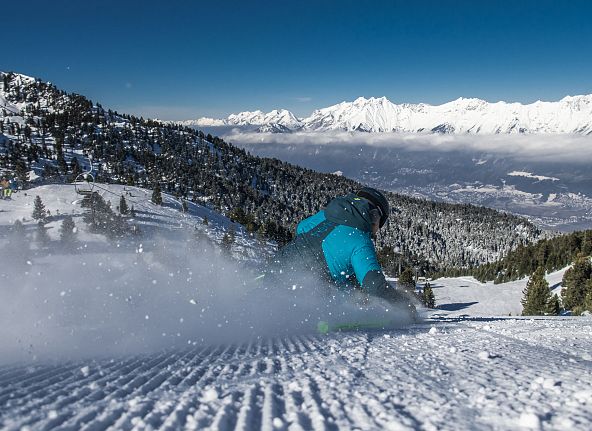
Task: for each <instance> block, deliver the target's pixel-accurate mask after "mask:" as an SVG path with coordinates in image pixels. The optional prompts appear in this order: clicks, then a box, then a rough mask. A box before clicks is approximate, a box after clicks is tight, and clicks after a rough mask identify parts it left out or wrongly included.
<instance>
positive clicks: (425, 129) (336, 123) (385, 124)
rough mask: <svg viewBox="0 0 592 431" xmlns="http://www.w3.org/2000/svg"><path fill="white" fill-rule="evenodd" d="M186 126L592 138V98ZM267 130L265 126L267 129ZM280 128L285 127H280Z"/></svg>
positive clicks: (367, 107)
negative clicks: (571, 134) (575, 135)
mask: <svg viewBox="0 0 592 431" xmlns="http://www.w3.org/2000/svg"><path fill="white" fill-rule="evenodd" d="M180 123H181V124H183V125H185V126H197V127H207V126H257V127H258V129H256V130H258V131H261V132H269V131H274V132H284V131H288V132H290V131H311V132H315V131H331V130H346V131H361V132H408V133H460V134H463V133H468V134H500V133H501V134H515V133H575V134H581V135H589V134H591V133H592V95H583V96H567V97H564V98H563V99H561V100H559V101H557V102H543V101H536V102H534V103H531V104H526V105H525V104H521V103H508V102H503V101H500V102H495V103H490V102H487V101H485V100H481V99H475V98H469V99H467V98H462V97H461V98H459V99H457V100H454V101H451V102H448V103H444V104H442V105H429V104H425V103H419V104H408V103H403V104H394V103H392V102H391V101H389V100H388V99H387V98H386V97H380V98H374V97H371V98H369V99H366V98H364V97H359V98H357V99H356V100H354V101H353V102H342V103H338V104H336V105H333V106H329V107H327V108H323V109H318V110H315V111H314V112H313V113H312V114H311V115H310V116H308V117H306V118H297V117H296V116H295V115H293V114H292V113H291V112H289V111H286V110H273V111H271V112H269V113H264V112H262V111H259V110H257V111H253V112H248V111H247V112H241V113H238V114H231V115H229V116H228V117H227V118H226V119H223V120H214V119H211V118H200V119H198V120H188V121H183V122H180ZM262 126H265V127H262ZM277 126H280V127H277Z"/></svg>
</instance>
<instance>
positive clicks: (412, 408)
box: [0, 185, 592, 430]
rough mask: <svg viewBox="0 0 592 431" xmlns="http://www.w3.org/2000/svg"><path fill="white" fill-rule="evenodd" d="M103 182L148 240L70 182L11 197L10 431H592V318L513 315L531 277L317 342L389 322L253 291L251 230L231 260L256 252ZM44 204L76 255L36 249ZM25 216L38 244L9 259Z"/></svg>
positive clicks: (1, 375)
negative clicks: (345, 325) (94, 219)
mask: <svg viewBox="0 0 592 431" xmlns="http://www.w3.org/2000/svg"><path fill="white" fill-rule="evenodd" d="M100 187H103V188H104V189H106V190H107V191H103V192H102V193H104V196H105V198H106V199H109V200H111V199H112V205H113V207H114V208H115V206H116V205H117V204H118V203H119V197H120V195H121V194H124V195H125V194H126V193H131V195H130V194H127V195H126V199H127V200H128V205H129V206H131V205H135V210H136V211H137V217H136V222H137V223H141V230H142V232H143V236H142V237H140V238H133V239H131V240H128V241H123V240H122V241H113V240H112V241H107V240H106V239H105V238H104V237H103V236H101V235H98V234H91V233H89V232H87V231H86V228H85V224H84V223H83V222H82V218H81V212H82V209H81V208H80V207H79V205H78V203H77V200H78V199H79V196H78V195H76V193H75V190H74V189H73V187H72V186H55V185H54V186H43V187H37V188H35V189H32V190H29V191H27V192H26V195H25V192H23V191H21V192H19V193H17V194H16V195H14V196H13V199H12V200H10V201H0V237H1V238H0V254H1V257H2V265H1V266H0V429H6V430H20V429H39V430H42V429H43V430H46V429H53V428H55V429H69V430H79V429H84V430H96V429H112V430H120V429H168V430H173V429H221V430H231V429H238V430H253V429H266V430H274V429H275V430H281V429H286V430H336V429H347V430H350V429H359V430H369V429H391V430H415V429H425V430H440V429H443V430H459V429H462V430H465V429H466V430H475V429H476V430H490V429H494V430H507V429H557V430H567V429H569V430H572V429H573V430H589V429H590V427H591V424H592V390H591V389H590V383H591V382H592V319H591V318H590V317H540V318H523V317H509V316H508V314H509V313H512V316H515V315H516V314H518V313H519V312H520V298H521V297H522V290H523V288H524V286H525V284H526V280H521V281H516V282H512V283H505V284H502V285H493V284H490V283H488V284H480V283H478V282H477V281H475V280H474V279H471V278H456V279H440V280H436V281H434V282H433V283H432V285H433V287H434V292H435V294H436V300H437V304H438V306H439V307H440V308H439V309H438V310H434V311H432V312H429V313H428V314H427V318H426V319H425V320H424V321H423V322H421V323H416V324H409V323H408V324H405V321H404V319H400V320H399V326H398V327H397V328H395V329H390V330H376V331H358V332H355V331H352V332H343V333H330V334H329V335H320V334H318V333H317V331H316V322H317V320H318V319H319V318H320V317H321V316H332V317H333V318H334V317H335V316H336V315H337V314H339V315H340V316H341V317H345V318H347V317H349V318H360V319H361V318H368V317H372V316H374V314H373V313H375V312H378V311H377V309H364V310H365V311H364V310H361V309H360V308H359V306H352V305H348V304H346V303H343V302H333V303H332V304H329V305H327V304H325V303H324V302H323V301H324V300H325V299H326V298H327V297H326V296H324V295H323V294H319V293H318V292H315V291H312V292H308V291H306V289H302V287H303V286H301V285H294V286H293V289H290V292H289V294H287V293H286V292H280V293H279V294H278V293H277V292H271V291H269V290H264V291H259V293H262V294H263V296H257V294H254V295H251V294H250V292H251V291H248V292H247V293H248V294H245V288H246V286H247V285H249V283H250V280H251V278H252V277H253V275H256V273H251V272H250V271H249V270H248V267H249V265H250V262H251V261H252V260H253V259H255V258H256V257H257V255H266V254H267V253H269V251H270V248H269V247H271V246H270V245H264V244H262V243H261V241H260V240H258V239H256V238H252V237H250V236H249V235H248V234H247V233H245V232H242V231H241V230H240V229H237V239H236V242H235V245H234V246H233V249H232V254H233V255H234V256H235V257H241V256H243V257H244V256H246V257H247V258H246V259H243V261H242V263H240V262H239V263H237V262H236V259H232V260H231V259H230V258H229V256H228V255H225V254H224V253H221V252H220V250H218V249H217V248H216V247H215V246H214V244H216V243H217V242H218V240H219V239H220V237H221V236H222V235H223V233H224V232H225V231H227V229H228V227H229V225H230V222H229V221H228V220H227V219H225V218H224V217H222V216H219V215H217V214H215V213H212V212H211V211H210V210H208V209H207V208H203V207H201V206H197V205H195V206H194V205H192V204H190V207H189V211H188V212H187V213H183V212H182V211H180V208H181V205H180V203H178V202H176V201H175V200H174V199H172V198H171V197H169V196H164V200H165V205H164V206H162V207H160V206H156V205H153V204H151V203H150V202H149V198H150V195H151V192H150V191H148V190H142V189H135V188H133V189H130V188H127V187H123V186H114V185H109V186H105V185H100ZM35 195H40V196H41V197H42V199H43V201H44V202H45V204H46V207H47V208H48V209H49V210H50V211H51V214H52V218H51V221H50V223H49V224H48V227H49V235H50V238H51V241H52V242H56V243H57V241H58V237H59V235H58V230H59V225H60V224H61V218H62V217H63V216H64V215H65V214H72V215H74V219H75V222H76V225H77V227H78V233H77V235H78V247H77V249H76V250H74V251H72V250H69V251H65V250H63V249H60V248H59V247H57V246H56V247H55V248H51V247H49V248H43V247H40V246H39V245H38V244H36V240H35V233H34V231H35V227H36V226H35V224H34V223H33V221H32V220H31V213H32V210H33V205H32V202H33V199H34V197H35ZM203 217H207V218H208V220H209V224H208V225H207V228H206V232H203V233H202V235H201V239H199V238H197V239H196V237H195V235H194V232H193V231H194V230H195V229H196V227H198V226H201V227H203V226H204V225H203V224H202V219H203ZM17 218H18V219H19V220H23V219H24V225H25V230H26V232H27V233H26V234H27V246H26V247H24V248H18V249H14V243H11V244H12V245H11V247H13V249H7V248H6V247H7V246H6V240H5V239H3V235H4V233H5V232H6V231H7V229H8V227H9V226H10V225H12V224H13V223H14V221H15V220H16V219H17ZM203 235H205V236H207V237H208V238H210V240H211V241H206V242H203ZM561 277H562V271H560V272H557V273H553V274H550V275H549V276H548V279H549V281H550V285H551V286H555V289H558V286H557V284H558V283H559V282H560V281H561ZM301 289H302V290H301ZM301 291H302V292H303V293H300V292H301ZM278 295H279V296H278ZM382 311H384V310H382ZM496 316H497V317H496ZM500 316H501V317H500Z"/></svg>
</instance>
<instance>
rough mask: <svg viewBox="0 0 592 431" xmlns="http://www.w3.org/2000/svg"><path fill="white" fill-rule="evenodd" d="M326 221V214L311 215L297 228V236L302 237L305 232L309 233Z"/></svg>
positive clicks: (322, 212)
mask: <svg viewBox="0 0 592 431" xmlns="http://www.w3.org/2000/svg"><path fill="white" fill-rule="evenodd" d="M323 221H325V212H324V211H319V212H318V213H316V214H313V215H311V216H310V217H308V218H305V219H304V220H302V221H301V222H300V223H298V226H297V227H296V235H300V234H302V233H304V232H308V231H309V230H311V229H312V228H314V227H315V226H316V225H318V224H319V223H321V222H323Z"/></svg>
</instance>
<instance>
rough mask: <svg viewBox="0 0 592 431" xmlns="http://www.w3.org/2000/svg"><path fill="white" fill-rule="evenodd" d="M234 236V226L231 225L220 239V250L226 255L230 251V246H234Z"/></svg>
mask: <svg viewBox="0 0 592 431" xmlns="http://www.w3.org/2000/svg"><path fill="white" fill-rule="evenodd" d="M235 236H236V235H235V232H234V226H233V225H231V226H230V228H229V229H228V231H227V232H226V233H225V234H224V236H223V237H222V249H223V250H224V251H226V252H227V253H230V252H231V251H232V244H234V240H235Z"/></svg>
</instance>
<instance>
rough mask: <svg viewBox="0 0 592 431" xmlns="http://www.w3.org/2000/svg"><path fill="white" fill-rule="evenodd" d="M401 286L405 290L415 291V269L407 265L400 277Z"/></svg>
mask: <svg viewBox="0 0 592 431" xmlns="http://www.w3.org/2000/svg"><path fill="white" fill-rule="evenodd" d="M398 284H399V286H400V287H401V288H403V289H405V290H409V291H411V292H415V277H414V276H413V270H412V269H411V268H409V267H406V268H405V269H404V270H403V272H402V273H401V276H400V277H399V282H398Z"/></svg>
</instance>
